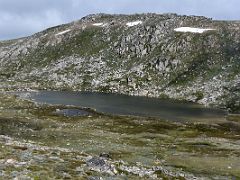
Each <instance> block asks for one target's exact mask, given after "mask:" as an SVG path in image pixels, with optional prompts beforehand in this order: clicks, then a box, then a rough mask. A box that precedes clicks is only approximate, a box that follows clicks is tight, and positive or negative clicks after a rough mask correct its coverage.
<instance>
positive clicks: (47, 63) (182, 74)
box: [0, 14, 240, 112]
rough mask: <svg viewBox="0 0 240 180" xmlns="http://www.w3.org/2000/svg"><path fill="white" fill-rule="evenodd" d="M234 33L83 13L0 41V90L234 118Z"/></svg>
mask: <svg viewBox="0 0 240 180" xmlns="http://www.w3.org/2000/svg"><path fill="white" fill-rule="evenodd" d="M177 28H181V29H180V31H179V29H177ZM194 28H195V29H194ZM239 31H240V22H237V21H214V20H212V19H210V18H206V17H201V16H180V15H177V14H162V15H159V14H135V15H108V14H95V15H89V16H86V17H84V18H82V19H81V20H78V21H74V22H72V23H69V24H64V25H60V26H57V27H52V28H49V29H47V30H44V31H42V32H39V33H36V34H34V35H32V36H30V37H26V38H21V39H17V40H9V41H2V42H0V72H1V73H0V88H1V89H3V90H13V89H14V90H16V89H20V90H22V89H27V88H30V89H56V90H76V91H101V92H113V93H122V94H129V95H137V96H149V97H160V98H174V99H181V100H188V101H193V102H198V103H201V104H205V105H214V106H217V107H223V108H228V109H229V110H230V111H232V112H239V111H240V49H239V48H240V34H239Z"/></svg>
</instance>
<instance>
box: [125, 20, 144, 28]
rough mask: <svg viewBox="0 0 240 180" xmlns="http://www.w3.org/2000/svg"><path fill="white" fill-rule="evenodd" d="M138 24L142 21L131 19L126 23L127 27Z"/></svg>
mask: <svg viewBox="0 0 240 180" xmlns="http://www.w3.org/2000/svg"><path fill="white" fill-rule="evenodd" d="M139 24H142V21H133V22H128V23H127V24H126V25H127V26H128V27H132V26H137V25H139Z"/></svg>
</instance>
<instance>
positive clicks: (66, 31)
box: [56, 29, 71, 36]
mask: <svg viewBox="0 0 240 180" xmlns="http://www.w3.org/2000/svg"><path fill="white" fill-rule="evenodd" d="M70 31H71V29H67V30H65V31H62V32H59V33H57V34H56V36H58V35H63V34H66V33H68V32H70Z"/></svg>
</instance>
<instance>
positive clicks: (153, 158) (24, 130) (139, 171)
mask: <svg viewBox="0 0 240 180" xmlns="http://www.w3.org/2000/svg"><path fill="white" fill-rule="evenodd" d="M68 108H69V109H73V108H75V109H80V108H77V107H70V106H50V105H39V104H35V103H33V102H30V101H26V100H21V99H18V98H17V97H15V96H11V95H6V94H0V134H1V135H0V146H1V149H0V179H11V178H15V177H17V178H20V179H21V178H22V179H31V178H32V179H48V178H49V179H70V178H74V179H100V177H102V178H103V179H128V178H129V179H160V178H162V179H193V178H196V179H214V178H215V179H230V178H233V179H234V178H235V179H238V178H240V117H239V116H238V115H229V116H228V117H226V119H225V120H221V121H214V122H211V121H207V122H211V123H203V122H195V123H189V122H188V123H176V122H169V121H166V120H160V119H156V118H143V117H126V116H124V117H123V116H121V117H120V116H110V115H104V114H99V113H95V112H93V111H91V110H88V111H89V114H87V115H86V116H82V117H79V116H69V117H67V116H64V115H62V114H57V113H55V112H56V111H59V110H61V109H68Z"/></svg>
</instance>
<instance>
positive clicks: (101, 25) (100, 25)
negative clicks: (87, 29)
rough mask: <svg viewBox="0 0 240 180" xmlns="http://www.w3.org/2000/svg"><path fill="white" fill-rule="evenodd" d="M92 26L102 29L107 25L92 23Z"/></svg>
mask: <svg viewBox="0 0 240 180" xmlns="http://www.w3.org/2000/svg"><path fill="white" fill-rule="evenodd" d="M92 25H93V26H99V27H104V26H106V25H107V24H104V23H94V24H92Z"/></svg>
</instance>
